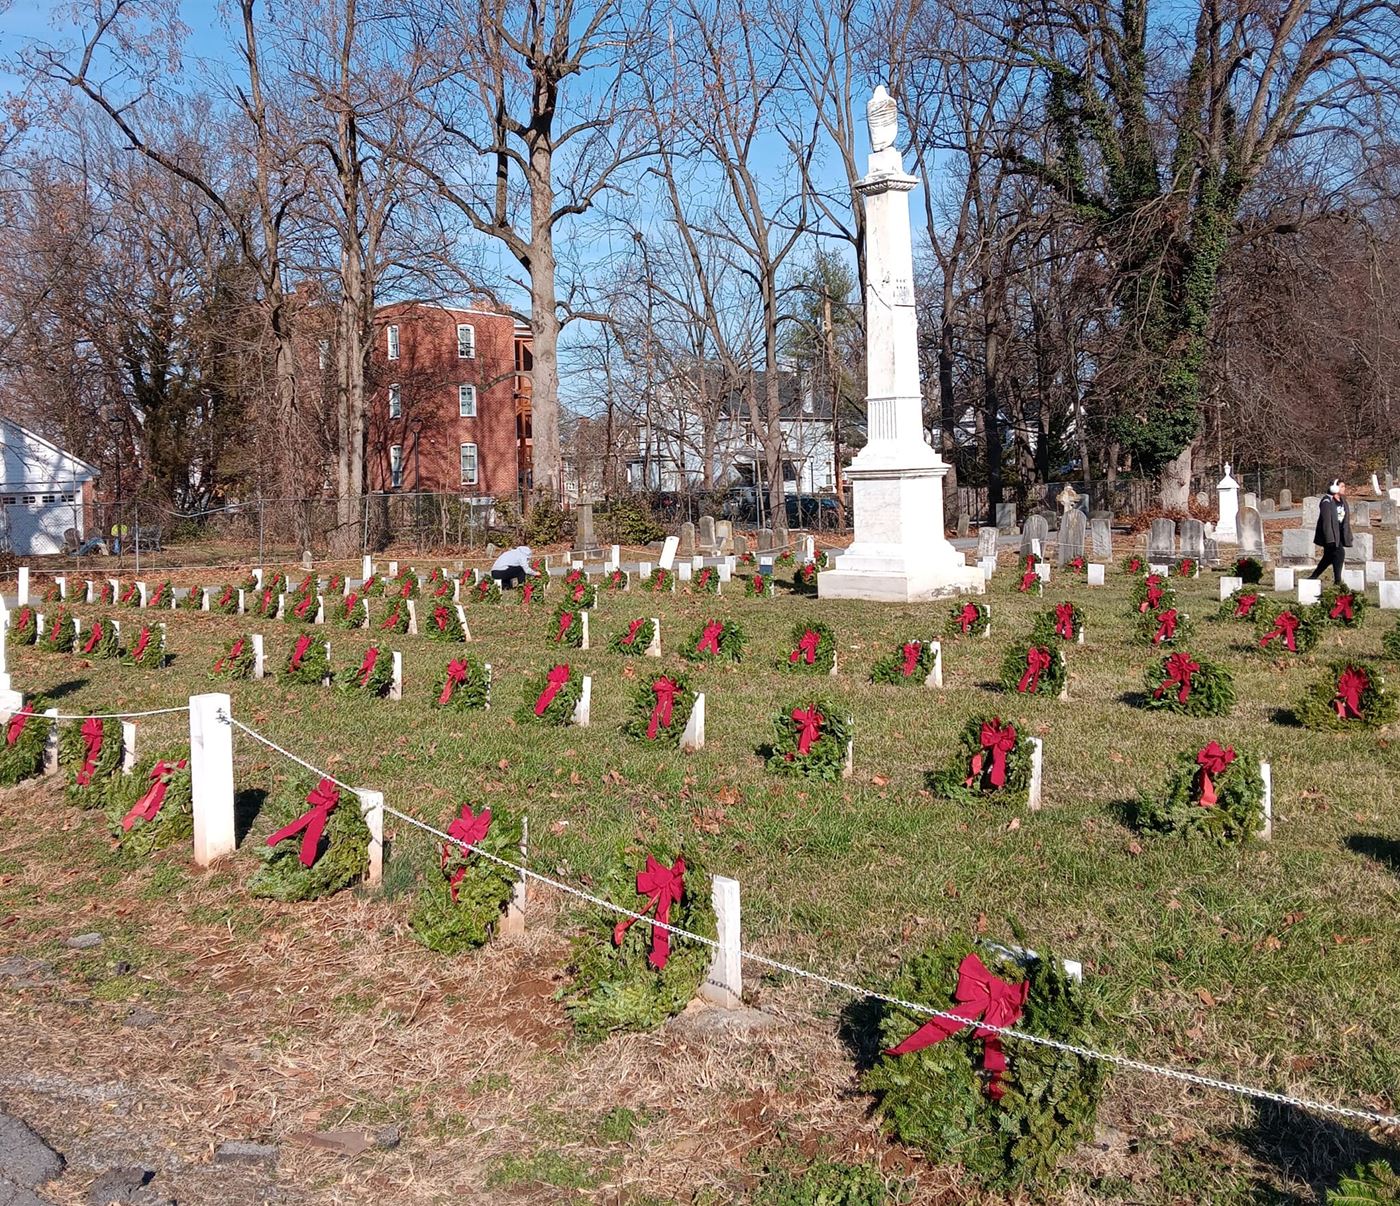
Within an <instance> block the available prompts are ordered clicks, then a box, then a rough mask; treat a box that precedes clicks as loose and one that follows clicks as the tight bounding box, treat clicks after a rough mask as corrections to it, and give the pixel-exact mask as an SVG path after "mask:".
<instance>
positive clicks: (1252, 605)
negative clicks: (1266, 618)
mask: <svg viewBox="0 0 1400 1206" xmlns="http://www.w3.org/2000/svg"><path fill="white" fill-rule="evenodd" d="M1263 602H1264V595H1263V593H1262V592H1260V591H1257V590H1251V589H1250V588H1249V587H1247V586H1241V587H1240V588H1239V590H1237V591H1234V592H1233V593H1232V594H1231V595H1230V596H1229V597H1228V598H1226V600H1225V601H1224V602H1223V603H1221V605H1220V610H1219V611H1218V612H1217V613H1216V619H1218V620H1239V621H1241V622H1243V623H1246V624H1253V623H1254V621H1255V619H1256V616H1255V610H1256V609H1257V608H1258V607H1259V605H1260V604H1261V603H1263Z"/></svg>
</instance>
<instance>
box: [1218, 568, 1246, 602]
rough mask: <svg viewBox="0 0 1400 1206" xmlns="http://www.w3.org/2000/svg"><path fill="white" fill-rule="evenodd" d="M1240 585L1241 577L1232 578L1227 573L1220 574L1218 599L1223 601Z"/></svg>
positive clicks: (1242, 584)
mask: <svg viewBox="0 0 1400 1206" xmlns="http://www.w3.org/2000/svg"><path fill="white" fill-rule="evenodd" d="M1242 586H1244V579H1243V578H1232V577H1231V576H1230V575H1229V574H1222V575H1221V578H1220V601H1221V602H1222V603H1223V602H1224V601H1225V600H1226V599H1228V598H1229V597H1230V596H1231V595H1233V594H1234V593H1235V592H1236V591H1237V590H1239V589H1240V588H1241V587H1242Z"/></svg>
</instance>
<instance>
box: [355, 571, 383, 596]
mask: <svg viewBox="0 0 1400 1206" xmlns="http://www.w3.org/2000/svg"><path fill="white" fill-rule="evenodd" d="M383 593H384V579H383V578H382V577H380V575H378V574H371V575H370V576H369V577H368V578H366V579H365V580H364V582H363V583H362V584H361V586H360V597H361V598H365V599H377V598H378V597H379V596H380V595H382V594H383Z"/></svg>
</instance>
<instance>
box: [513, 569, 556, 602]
mask: <svg viewBox="0 0 1400 1206" xmlns="http://www.w3.org/2000/svg"><path fill="white" fill-rule="evenodd" d="M548 589H549V579H548V578H546V577H545V576H544V575H543V574H541V575H540V576H539V577H538V578H526V579H525V581H524V582H522V583H521V584H520V602H521V604H522V605H523V606H525V607H528V606H529V605H530V604H531V603H533V602H534V601H535V600H536V599H540V598H543V597H544V594H545V592H546V591H547V590H548Z"/></svg>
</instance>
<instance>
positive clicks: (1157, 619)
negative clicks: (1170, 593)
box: [1137, 607, 1192, 649]
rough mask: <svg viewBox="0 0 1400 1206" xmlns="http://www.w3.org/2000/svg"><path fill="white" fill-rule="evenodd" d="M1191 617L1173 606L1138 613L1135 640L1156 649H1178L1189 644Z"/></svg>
mask: <svg viewBox="0 0 1400 1206" xmlns="http://www.w3.org/2000/svg"><path fill="white" fill-rule="evenodd" d="M1191 632H1192V625H1191V617H1190V615H1189V614H1188V613H1186V612H1184V611H1178V610H1177V609H1176V608H1175V607H1163V608H1160V609H1159V610H1157V611H1144V612H1139V613H1138V618H1137V640H1138V643H1139V644H1142V645H1153V646H1155V647H1156V648H1158V649H1180V648H1181V647H1182V646H1184V645H1187V644H1190V641H1191Z"/></svg>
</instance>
